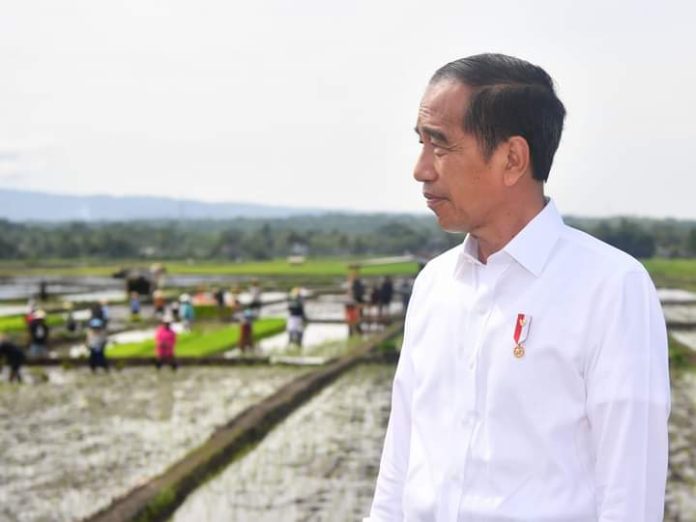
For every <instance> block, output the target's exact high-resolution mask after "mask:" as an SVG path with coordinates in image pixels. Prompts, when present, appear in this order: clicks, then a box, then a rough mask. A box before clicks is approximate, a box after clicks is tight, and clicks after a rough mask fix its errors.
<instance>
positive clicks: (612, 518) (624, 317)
mask: <svg viewBox="0 0 696 522" xmlns="http://www.w3.org/2000/svg"><path fill="white" fill-rule="evenodd" d="M618 281H619V284H618V285H617V286H616V287H614V288H613V289H612V290H611V291H612V295H611V298H610V299H611V303H610V304H609V305H608V306H607V307H606V308H603V309H601V310H599V311H600V313H602V314H603V317H602V321H603V324H604V325H605V327H604V329H603V333H602V334H601V336H600V338H599V343H598V346H597V351H596V352H595V353H594V356H593V357H592V360H591V361H590V365H589V368H588V370H587V375H586V385H587V414H588V418H589V421H590V427H591V440H592V445H593V450H594V456H595V462H594V474H595V488H596V498H597V513H598V519H599V522H658V521H661V520H662V518H663V512H664V496H665V484H666V480H667V461H668V435H667V420H668V417H669V409H670V388H669V364H668V354H667V332H666V327H665V320H664V315H663V314H662V310H661V308H660V303H659V300H658V298H657V293H656V291H655V288H654V286H653V284H652V282H651V281H650V279H649V277H648V275H647V273H645V272H641V271H637V270H636V271H633V272H629V273H627V274H625V275H624V276H623V277H619V278H618Z"/></svg>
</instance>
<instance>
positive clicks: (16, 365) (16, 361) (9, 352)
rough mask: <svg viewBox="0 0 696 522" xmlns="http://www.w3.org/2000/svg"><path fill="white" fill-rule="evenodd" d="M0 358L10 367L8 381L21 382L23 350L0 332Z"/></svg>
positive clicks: (23, 359)
mask: <svg viewBox="0 0 696 522" xmlns="http://www.w3.org/2000/svg"><path fill="white" fill-rule="evenodd" d="M0 358H1V359H4V360H5V363H6V364H7V365H8V366H9V367H10V382H17V383H21V382H22V373H21V370H22V365H23V364H24V361H25V359H26V357H25V356H24V351H23V350H22V349H21V348H20V347H19V346H17V345H16V344H15V343H13V342H12V341H11V340H10V338H9V337H7V335H5V334H3V333H0Z"/></svg>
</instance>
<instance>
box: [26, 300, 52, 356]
mask: <svg viewBox="0 0 696 522" xmlns="http://www.w3.org/2000/svg"><path fill="white" fill-rule="evenodd" d="M28 328H29V355H30V356H31V357H32V358H34V359H36V358H38V357H46V355H48V348H47V345H48V334H49V331H50V330H49V328H48V324H47V323H46V312H44V311H43V310H41V309H39V310H36V311H35V312H34V313H33V314H31V316H30V317H29V325H28Z"/></svg>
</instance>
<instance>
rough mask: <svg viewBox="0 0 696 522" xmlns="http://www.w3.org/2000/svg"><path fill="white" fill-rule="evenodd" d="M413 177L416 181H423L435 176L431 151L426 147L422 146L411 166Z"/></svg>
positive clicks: (432, 179) (430, 179)
mask: <svg viewBox="0 0 696 522" xmlns="http://www.w3.org/2000/svg"><path fill="white" fill-rule="evenodd" d="M413 177H414V179H415V180H416V181H420V182H421V183H424V182H426V181H434V180H435V179H436V178H437V172H436V171H435V166H434V165H433V151H432V150H428V147H425V146H424V147H423V149H422V150H421V153H420V155H419V156H418V159H417V160H416V165H415V167H414V168H413Z"/></svg>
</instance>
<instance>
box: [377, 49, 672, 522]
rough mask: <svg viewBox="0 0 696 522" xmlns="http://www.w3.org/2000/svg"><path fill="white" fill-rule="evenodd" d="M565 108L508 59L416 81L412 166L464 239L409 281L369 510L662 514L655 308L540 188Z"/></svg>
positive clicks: (665, 388) (639, 279)
mask: <svg viewBox="0 0 696 522" xmlns="http://www.w3.org/2000/svg"><path fill="white" fill-rule="evenodd" d="M605 83H606V82H605ZM564 117H565V109H564V107H563V104H562V103H561V101H560V100H559V99H558V97H557V96H556V93H555V90H554V86H553V81H552V79H551V77H550V76H549V75H548V74H547V73H546V72H545V71H544V70H543V69H541V68H540V67H538V66H536V65H532V64H530V63H528V62H526V61H523V60H520V59H517V58H513V57H510V56H504V55H498V54H484V55H477V56H470V57H468V58H463V59H460V60H457V61H454V62H452V63H449V64H447V65H445V66H444V67H442V68H441V69H439V70H438V71H437V72H436V73H435V75H434V76H433V77H432V79H431V80H430V83H429V84H428V86H427V88H426V91H425V94H424V96H423V98H422V100H421V103H420V108H419V110H418V118H417V121H416V127H415V130H416V134H417V135H418V139H419V141H420V143H421V144H422V145H421V147H420V156H419V158H418V160H417V162H416V165H415V169H414V177H415V179H416V180H417V181H419V182H420V183H421V184H422V191H423V196H424V198H425V200H426V202H427V205H428V207H430V209H431V210H432V211H433V212H434V213H435V215H436V216H437V220H438V222H439V224H440V226H441V227H442V228H443V229H445V230H447V231H450V232H460V233H462V232H465V233H467V235H466V237H465V238H464V241H463V243H462V244H461V245H459V246H457V247H455V248H453V249H452V250H449V251H447V252H445V253H444V254H442V255H440V256H439V257H437V258H435V259H433V260H432V261H430V262H429V263H428V264H427V266H426V267H425V268H424V269H423V271H422V272H421V273H420V274H419V275H418V278H417V280H416V282H415V285H414V289H413V295H412V297H411V302H410V304H409V308H408V313H407V316H406V327H405V336H404V341H403V348H402V350H401V355H400V357H399V363H398V369H397V372H396V376H395V379H394V388H393V393H392V409H391V416H390V419H389V426H388V428H387V435H386V439H385V442H384V450H383V454H382V461H381V466H380V471H379V478H378V480H377V487H376V491H375V495H374V500H373V504H372V509H371V512H370V517H369V519H368V520H370V521H372V522H375V521H378V522H395V521H402V520H414V521H415V520H419V521H425V520H428V521H438V522H439V521H457V520H472V521H473V520H476V521H483V520H485V521H487V522H502V521H505V522H513V521H519V522H522V521H525V522H532V521H533V522H552V521H554V522H556V521H558V522H560V521H567V522H570V521H573V522H598V521H601V522H609V521H616V522H658V521H661V520H662V518H663V510H664V500H665V498H664V497H665V481H666V476H667V440H668V437H667V418H668V416H669V410H670V388H669V375H668V358H667V335H666V329H665V319H664V316H663V314H662V311H661V309H660V302H659V300H658V298H657V295H656V291H655V288H654V286H653V283H652V281H651V280H650V277H649V276H648V274H647V272H646V271H645V269H644V268H643V266H642V265H641V264H640V263H639V262H638V261H636V260H634V259H633V258H631V257H629V256H628V255H627V254H625V253H623V252H621V251H619V250H616V249H614V248H613V247H610V246H608V245H606V244H604V243H601V242H600V241H598V240H597V239H594V238H593V237H591V236H589V235H586V234H584V233H582V232H580V231H578V230H574V229H572V228H570V227H568V226H567V225H565V224H564V222H563V219H562V218H561V215H560V214H559V212H558V211H557V210H556V206H555V204H554V202H553V201H551V200H550V199H549V198H547V197H546V196H545V194H544V183H545V181H546V180H547V178H548V176H549V172H550V169H551V164H552V161H553V157H554V153H555V151H556V148H557V147H558V144H559V142H560V138H561V131H562V128H563V120H564Z"/></svg>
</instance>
